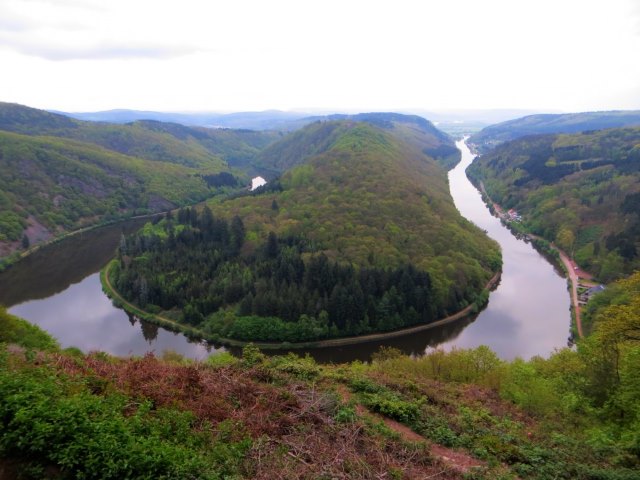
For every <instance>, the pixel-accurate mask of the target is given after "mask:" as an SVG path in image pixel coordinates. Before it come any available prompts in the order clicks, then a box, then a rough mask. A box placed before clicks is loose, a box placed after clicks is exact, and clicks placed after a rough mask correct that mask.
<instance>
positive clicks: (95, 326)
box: [10, 273, 213, 358]
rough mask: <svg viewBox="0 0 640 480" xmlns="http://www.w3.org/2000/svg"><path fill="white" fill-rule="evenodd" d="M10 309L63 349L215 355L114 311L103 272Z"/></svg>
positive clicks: (180, 336)
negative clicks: (33, 324)
mask: <svg viewBox="0 0 640 480" xmlns="http://www.w3.org/2000/svg"><path fill="white" fill-rule="evenodd" d="M10 311H11V313H13V314H14V315H17V316H19V317H22V318H26V319H28V320H29V321H31V322H33V323H35V324H37V325H38V326H40V327H42V328H44V329H45V330H46V331H48V332H49V333H51V334H52V335H53V336H54V337H56V338H57V339H58V341H59V342H60V344H61V345H62V347H71V346H76V347H79V348H80V349H82V350H83V351H85V352H91V351H104V352H108V353H111V354H113V355H119V356H128V355H143V354H145V353H147V352H151V351H153V352H155V353H156V354H157V355H161V354H162V353H163V352H164V351H166V350H172V351H176V352H178V353H180V354H182V355H185V356H188V357H190V358H205V357H206V356H207V355H208V354H209V352H212V351H213V349H212V348H211V347H209V346H206V345H204V344H202V343H192V342H190V341H189V340H188V339H187V338H186V337H185V336H184V335H181V334H178V333H173V332H170V331H168V330H164V329H162V328H159V327H157V326H156V325H153V324H150V323H148V322H141V321H139V320H136V319H134V318H133V317H132V316H130V315H128V314H127V313H125V312H124V311H123V310H120V309H118V308H115V307H114V306H113V305H112V304H111V300H109V298H107V296H106V295H104V294H103V293H102V286H101V285H100V275H99V274H98V273H93V274H91V275H89V276H88V277H86V278H85V279H84V280H82V281H81V282H80V283H77V284H75V285H72V286H71V287H69V288H67V289H66V290H64V291H63V292H61V293H58V294H56V295H53V296H51V297H49V298H47V299H46V300H32V301H29V302H25V303H22V304H20V305H17V306H15V307H13V308H11V309H10Z"/></svg>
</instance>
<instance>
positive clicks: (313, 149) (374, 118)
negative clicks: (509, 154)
mask: <svg viewBox="0 0 640 480" xmlns="http://www.w3.org/2000/svg"><path fill="white" fill-rule="evenodd" d="M300 122H304V123H306V122H312V123H311V124H310V125H307V126H306V127H305V128H302V129H300V130H297V131H296V132H294V133H292V134H290V135H288V136H286V137H284V138H283V139H282V140H281V141H279V142H276V143H273V144H272V145H270V146H269V147H267V148H266V149H264V150H263V151H262V152H261V153H260V154H259V155H258V156H257V158H256V160H255V164H256V166H259V167H260V168H264V169H267V170H269V171H271V172H272V174H273V175H277V174H278V173H281V172H283V171H285V170H287V169H289V168H291V167H293V166H295V165H299V164H300V163H304V161H305V160H306V159H307V158H309V157H311V156H313V155H318V154H321V153H323V152H325V151H326V150H328V149H329V148H331V147H332V146H333V144H334V142H335V140H336V139H337V138H338V137H340V135H341V134H342V133H343V131H344V129H345V128H348V125H349V124H352V123H354V122H365V123H368V124H371V125H374V126H376V127H378V128H380V129H383V130H385V131H387V132H389V133H391V134H393V135H395V136H396V137H397V138H398V139H400V140H402V141H403V142H408V143H411V144H412V145H413V146H414V147H416V148H418V149H419V150H421V151H422V153H424V154H426V155H428V156H430V157H431V158H434V159H435V160H437V161H438V162H439V163H440V164H441V165H443V166H444V167H445V168H447V169H449V168H452V167H453V166H454V165H455V164H456V163H457V162H458V161H459V160H460V152H459V151H458V149H457V148H456V146H455V143H454V142H453V140H452V139H451V138H450V137H449V136H448V135H447V134H446V133H444V132H442V131H440V130H438V129H437V128H436V127H435V126H434V125H433V124H432V123H431V122H429V121H428V120H426V119H424V118H422V117H418V116H416V115H402V114H399V113H361V114H357V115H329V116H325V117H309V118H305V119H302V120H301V121H300Z"/></svg>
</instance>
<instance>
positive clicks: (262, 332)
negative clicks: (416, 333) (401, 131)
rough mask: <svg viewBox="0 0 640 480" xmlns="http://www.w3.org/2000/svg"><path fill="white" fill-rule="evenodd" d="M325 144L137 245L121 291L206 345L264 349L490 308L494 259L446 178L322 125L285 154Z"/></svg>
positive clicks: (375, 137) (372, 138) (123, 256)
mask: <svg viewBox="0 0 640 480" xmlns="http://www.w3.org/2000/svg"><path fill="white" fill-rule="evenodd" d="M318 132H321V133H322V135H320V138H322V139H327V138H329V139H330V141H326V142H325V143H324V144H320V143H316V144H315V147H314V148H317V150H313V151H312V152H310V153H309V154H307V155H304V157H305V159H306V160H305V163H302V164H300V165H297V166H295V167H294V168H292V169H291V170H288V171H287V172H286V173H285V174H283V175H282V176H281V178H280V179H279V180H278V181H275V182H272V184H271V186H268V188H265V189H263V193H258V194H256V195H251V196H245V197H241V198H236V199H234V200H227V201H223V202H209V204H210V207H211V209H212V210H213V213H212V212H211V211H210V210H208V209H205V210H204V211H201V212H195V211H184V210H183V211H181V212H180V213H179V214H178V215H177V217H176V218H168V219H165V220H163V221H161V222H159V223H158V224H156V225H150V224H149V225H148V226H147V227H145V229H143V230H142V231H141V232H139V233H138V234H137V235H134V236H132V237H129V238H128V239H127V241H126V245H124V249H121V251H120V262H116V263H115V264H114V265H113V268H112V280H113V284H114V285H115V287H116V289H117V290H118V291H119V292H121V293H122V294H123V295H124V296H125V297H126V298H127V300H129V301H131V302H134V303H137V304H139V305H141V306H143V307H147V308H150V309H151V310H152V311H154V312H160V313H161V314H163V315H170V316H172V317H173V318H176V319H177V320H178V321H179V322H182V323H183V324H187V325H189V326H191V327H195V328H197V329H198V330H199V331H200V335H203V334H204V335H206V336H209V337H211V336H220V337H228V338H235V339H239V340H263V341H310V340H311V341H312V340H318V339H321V338H327V337H335V336H344V335H359V334H363V333H367V332H373V331H381V330H390V329H394V328H399V327H402V326H406V325H410V324H416V323H426V322H430V321H432V320H435V319H436V318H440V317H442V316H445V315H447V314H449V313H452V312H455V311H457V310H459V309H461V308H463V307H465V306H467V305H469V304H472V303H476V302H477V303H482V294H481V292H482V290H483V289H484V288H485V285H486V283H487V281H488V280H489V279H490V278H491V277H492V276H493V275H494V273H495V272H496V271H497V270H498V269H499V267H500V263H501V261H500V253H499V249H498V246H497V245H496V244H495V243H494V242H493V241H491V240H490V239H488V238H487V237H486V236H485V235H484V234H483V232H482V231H480V230H479V229H478V228H476V227H475V226H473V225H472V224H471V223H470V222H468V221H467V220H465V219H464V218H462V217H461V216H460V214H459V213H458V211H457V210H456V208H455V206H454V205H453V202H452V199H451V197H450V194H449V190H448V184H447V177H446V171H445V170H444V169H443V168H442V167H441V166H440V165H439V164H437V163H436V162H435V161H434V160H433V159H432V158H430V157H428V156H426V155H425V154H424V153H423V151H422V149H421V148H420V145H419V143H418V142H416V141H403V140H401V139H400V138H398V136H397V135H396V134H394V132H392V131H391V132H390V131H388V130H387V129H384V128H380V127H377V126H373V125H371V124H370V123H367V122H356V121H351V120H346V121H333V122H320V123H314V124H311V125H309V126H307V127H305V128H304V129H302V130H301V131H299V132H294V133H293V134H291V135H290V137H289V138H288V139H285V140H287V141H288V143H287V145H288V147H289V148H290V150H291V151H292V152H293V151H295V152H309V150H310V148H311V147H310V146H311V145H313V143H310V142H309V139H310V138H315V135H316V134H318ZM291 158H294V155H291ZM176 309H178V311H179V312H180V314H179V315H178V316H177V317H176V315H175V311H176ZM203 332H204V333H203Z"/></svg>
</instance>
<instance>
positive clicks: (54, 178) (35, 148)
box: [0, 132, 212, 254]
mask: <svg viewBox="0 0 640 480" xmlns="http://www.w3.org/2000/svg"><path fill="white" fill-rule="evenodd" d="M0 171H1V172H2V175H0V246H1V247H2V249H1V250H0V252H2V253H3V254H7V253H9V252H10V251H12V250H15V248H17V247H18V242H19V241H20V240H21V239H23V238H24V235H25V234H26V236H27V238H28V239H29V240H28V243H36V242H38V241H42V240H46V239H48V238H50V237H52V236H54V235H56V234H59V233H62V232H64V231H69V230H73V229H75V228H78V227H81V226H86V225H91V224H95V223H100V222H102V221H106V220H112V219H116V218H122V217H126V216H130V215H133V214H142V213H149V212H155V211H162V210H166V209H167V208H172V207H175V206H179V205H186V204H191V203H194V202H197V201H200V200H203V199H205V198H206V197H208V196H210V195H211V194H212V192H211V190H210V188H209V187H208V186H207V183H206V182H205V180H204V179H203V178H202V176H201V175H199V171H198V170H195V169H191V168H188V167H185V166H182V165H176V164H172V163H166V162H158V161H151V160H145V159H141V158H135V157H130V156H126V155H122V154H119V153H115V152H112V151H108V150H105V149H103V148H100V147H97V146H95V145H91V144H87V143H82V142H77V141H74V140H68V139H61V138H55V137H38V136H27V135H20V134H15V133H9V132H0Z"/></svg>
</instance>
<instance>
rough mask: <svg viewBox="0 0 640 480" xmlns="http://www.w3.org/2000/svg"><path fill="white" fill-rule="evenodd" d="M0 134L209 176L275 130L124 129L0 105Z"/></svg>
mask: <svg viewBox="0 0 640 480" xmlns="http://www.w3.org/2000/svg"><path fill="white" fill-rule="evenodd" d="M0 130H4V131H9V132H14V133H21V134H24V135H46V136H55V137H61V138H69V139H73V140H78V141H82V142H86V143H92V144H95V145H99V146H101V147H103V148H106V149H108V150H112V151H115V152H118V153H122V154H125V155H130V156H134V157H139V158H144V159H147V160H156V161H162V162H169V163H176V164H180V165H185V166H188V167H192V168H199V169H202V170H204V171H206V173H219V172H221V171H227V170H228V169H229V168H228V164H232V165H234V164H238V165H243V164H245V163H247V162H248V161H249V160H250V159H251V158H253V157H254V156H255V155H256V154H257V153H258V152H259V151H260V150H261V149H262V148H264V147H265V146H266V145H267V144H269V143H271V142H272V141H274V140H276V139H277V138H279V136H278V134H277V133H275V132H254V131H249V130H229V129H207V128H195V127H194V128H191V127H187V126H184V125H180V124H177V123H166V122H159V121H154V120H138V121H134V122H131V123H127V124H124V125H121V124H115V123H106V122H90V121H81V120H77V119H73V118H69V117H66V116H64V115H59V114H55V113H50V112H47V111H44V110H37V109H34V108H29V107H25V106H22V105H17V104H11V103H0Z"/></svg>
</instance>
